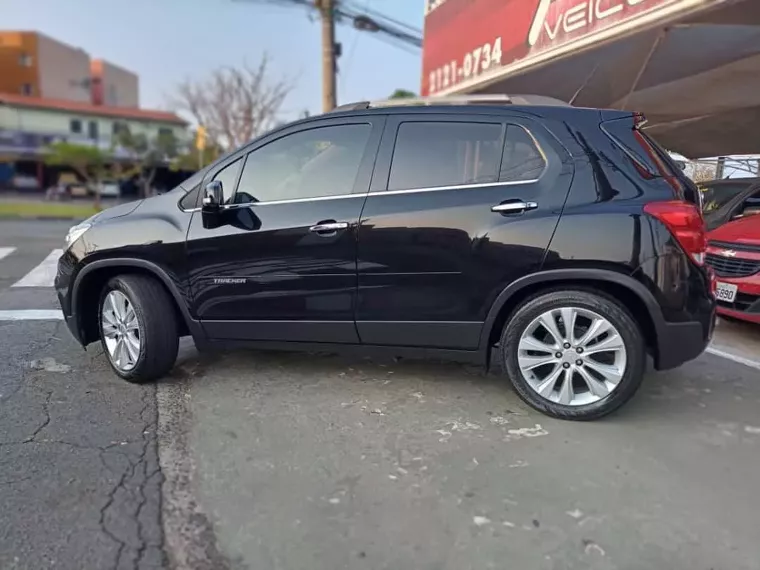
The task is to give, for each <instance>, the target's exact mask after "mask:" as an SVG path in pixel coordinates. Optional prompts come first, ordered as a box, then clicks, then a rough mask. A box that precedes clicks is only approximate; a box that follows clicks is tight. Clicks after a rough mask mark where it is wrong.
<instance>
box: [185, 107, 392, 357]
mask: <svg viewBox="0 0 760 570" xmlns="http://www.w3.org/2000/svg"><path fill="white" fill-rule="evenodd" d="M382 123H383V119H382V118H371V119H366V118H357V119H355V120H352V119H345V118H344V119H341V120H336V119H326V120H322V121H314V122H309V123H306V124H301V125H297V126H294V127H293V128H291V129H287V130H285V131H279V132H277V133H275V134H273V135H271V136H270V137H268V138H266V139H264V140H262V141H259V142H257V143H254V144H253V145H252V146H251V147H249V148H247V149H244V150H243V151H241V152H240V153H238V154H237V155H235V156H232V157H231V158H230V159H228V160H226V161H225V162H223V163H222V164H220V165H219V166H218V167H217V168H215V169H213V170H211V171H210V172H209V176H207V178H206V181H205V182H208V181H210V180H221V181H222V184H223V187H224V189H225V205H224V206H223V207H222V209H221V211H220V212H219V213H218V214H209V213H206V212H197V213H195V214H194V215H193V219H192V222H191V226H190V230H189V233H188V239H187V253H188V260H189V273H190V287H191V294H192V298H193V308H194V313H195V316H196V317H197V318H198V319H199V320H201V322H202V323H203V326H204V328H205V329H206V332H207V334H208V335H209V337H210V338H212V339H238V340H273V341H301V342H338V343H341V342H342V343H352V342H357V341H358V336H357V333H356V327H355V324H354V310H355V301H356V229H357V224H358V220H359V215H360V213H361V209H362V206H363V204H364V200H365V198H366V194H367V190H368V187H369V181H370V178H371V175H372V168H373V164H374V159H375V154H376V151H377V147H378V145H379V141H380V136H381V133H382V127H383V124H382Z"/></svg>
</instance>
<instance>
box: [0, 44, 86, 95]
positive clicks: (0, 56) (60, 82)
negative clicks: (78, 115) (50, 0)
mask: <svg viewBox="0 0 760 570" xmlns="http://www.w3.org/2000/svg"><path fill="white" fill-rule="evenodd" d="M0 92H2V93H13V94H16V95H26V96H30V97H45V98H50V99H65V100H67V101H78V102H81V103H89V102H91V99H92V95H91V92H90V56H89V55H88V54H87V52H85V51H84V50H82V49H80V48H76V47H72V46H70V45H68V44H65V43H63V42H59V41H57V40H54V39H53V38H50V37H48V36H46V35H44V34H40V33H39V32H28V31H18V32H16V31H13V32H0Z"/></svg>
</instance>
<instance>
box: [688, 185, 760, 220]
mask: <svg viewBox="0 0 760 570" xmlns="http://www.w3.org/2000/svg"><path fill="white" fill-rule="evenodd" d="M753 183H754V181H740V180H735V181H720V182H713V183H710V184H700V185H699V186H698V187H699V191H700V192H701V193H702V198H703V203H704V206H703V207H702V211H703V212H705V213H709V212H714V211H716V210H719V209H720V208H722V207H723V206H725V205H726V204H728V203H729V202H730V201H731V200H733V199H734V198H736V197H737V196H738V195H739V194H741V193H742V192H745V191H746V190H747V189H748V188H749V187H750V185H752V184H753Z"/></svg>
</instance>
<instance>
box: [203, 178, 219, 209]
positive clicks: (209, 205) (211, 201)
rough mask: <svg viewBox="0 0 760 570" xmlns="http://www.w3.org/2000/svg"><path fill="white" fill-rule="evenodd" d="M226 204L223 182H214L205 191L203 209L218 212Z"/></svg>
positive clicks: (207, 185)
mask: <svg viewBox="0 0 760 570" xmlns="http://www.w3.org/2000/svg"><path fill="white" fill-rule="evenodd" d="M223 202H224V192H223V187H222V181H221V180H212V181H211V182H209V183H208V184H206V186H205V188H204V189H203V209H204V210H207V211H217V210H218V209H219V208H220V207H221V206H222V203H223Z"/></svg>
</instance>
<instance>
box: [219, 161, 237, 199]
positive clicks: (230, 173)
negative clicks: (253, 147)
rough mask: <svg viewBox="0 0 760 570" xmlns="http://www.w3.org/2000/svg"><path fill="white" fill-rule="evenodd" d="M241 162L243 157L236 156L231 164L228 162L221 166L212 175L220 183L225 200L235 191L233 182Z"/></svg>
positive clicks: (235, 179)
mask: <svg viewBox="0 0 760 570" xmlns="http://www.w3.org/2000/svg"><path fill="white" fill-rule="evenodd" d="M241 164H243V159H242V158H238V159H237V160H236V161H235V162H233V163H232V164H228V165H227V166H225V167H224V168H222V169H221V170H220V171H219V172H217V173H216V175H215V176H214V180H219V181H220V182H221V183H222V191H223V192H224V201H225V202H229V200H230V197H231V196H232V194H233V193H234V192H235V182H236V181H237V177H238V173H239V172H240V165H241Z"/></svg>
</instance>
